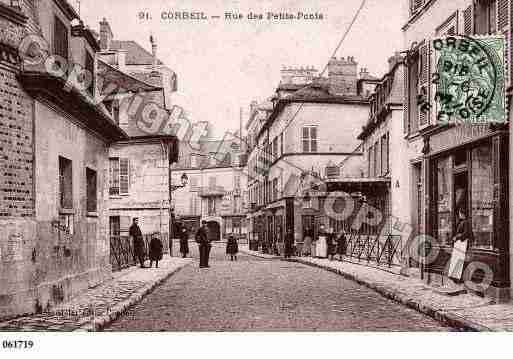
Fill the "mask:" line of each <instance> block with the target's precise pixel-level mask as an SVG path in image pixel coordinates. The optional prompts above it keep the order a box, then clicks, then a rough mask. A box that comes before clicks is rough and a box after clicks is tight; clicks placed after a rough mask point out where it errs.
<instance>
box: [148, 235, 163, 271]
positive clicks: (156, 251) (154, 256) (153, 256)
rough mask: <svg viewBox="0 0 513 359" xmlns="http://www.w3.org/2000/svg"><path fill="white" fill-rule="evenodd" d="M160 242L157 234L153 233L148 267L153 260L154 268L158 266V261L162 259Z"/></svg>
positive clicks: (151, 264)
mask: <svg viewBox="0 0 513 359" xmlns="http://www.w3.org/2000/svg"><path fill="white" fill-rule="evenodd" d="M162 247H163V246H162V242H161V240H160V238H159V237H158V236H157V235H155V234H154V235H153V236H152V238H151V241H150V253H149V257H150V268H151V267H152V266H153V261H155V268H158V267H159V261H160V260H162Z"/></svg>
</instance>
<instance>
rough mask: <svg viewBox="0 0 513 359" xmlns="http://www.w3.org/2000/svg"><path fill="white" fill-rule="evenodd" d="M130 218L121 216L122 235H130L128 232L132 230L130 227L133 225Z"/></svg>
mask: <svg viewBox="0 0 513 359" xmlns="http://www.w3.org/2000/svg"><path fill="white" fill-rule="evenodd" d="M130 222H131V221H130V217H129V216H120V217H119V231H120V232H121V235H125V236H127V235H128V230H129V229H130V226H131V225H132V224H131V223H130Z"/></svg>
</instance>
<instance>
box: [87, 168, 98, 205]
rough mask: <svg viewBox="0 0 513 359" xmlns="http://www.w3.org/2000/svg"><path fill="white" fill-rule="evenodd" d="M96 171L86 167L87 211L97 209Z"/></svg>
mask: <svg viewBox="0 0 513 359" xmlns="http://www.w3.org/2000/svg"><path fill="white" fill-rule="evenodd" d="M96 181H97V178H96V171H94V170H92V169H90V168H86V193H87V212H96V211H97V190H96V188H97V187H96V183H97V182H96Z"/></svg>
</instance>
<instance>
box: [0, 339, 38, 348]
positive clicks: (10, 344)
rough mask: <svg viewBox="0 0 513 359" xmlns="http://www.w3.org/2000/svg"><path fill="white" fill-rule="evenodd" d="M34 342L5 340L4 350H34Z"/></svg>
mask: <svg viewBox="0 0 513 359" xmlns="http://www.w3.org/2000/svg"><path fill="white" fill-rule="evenodd" d="M33 347H34V342H33V341H32V340H4V341H2V348H4V349H32V348H33Z"/></svg>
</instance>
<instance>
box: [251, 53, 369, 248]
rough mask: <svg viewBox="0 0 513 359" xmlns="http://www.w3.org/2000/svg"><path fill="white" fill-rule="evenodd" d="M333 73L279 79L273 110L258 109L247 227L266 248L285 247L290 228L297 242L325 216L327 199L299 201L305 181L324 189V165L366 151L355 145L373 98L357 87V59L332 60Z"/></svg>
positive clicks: (319, 193)
mask: <svg viewBox="0 0 513 359" xmlns="http://www.w3.org/2000/svg"><path fill="white" fill-rule="evenodd" d="M328 72H329V77H328V78H317V79H315V80H314V81H313V82H312V83H309V84H306V85H297V84H294V83H292V84H291V83H288V82H287V81H282V83H280V85H279V86H278V88H277V90H276V95H275V97H274V98H273V107H272V111H265V110H264V111H260V112H258V113H256V114H255V116H258V118H259V119H260V121H262V122H261V125H260V124H258V125H255V127H256V128H257V129H258V131H255V132H256V136H255V140H254V147H253V149H252V151H251V153H250V155H249V159H248V183H249V187H248V191H249V198H250V206H251V208H252V209H251V211H250V213H249V214H248V217H249V221H250V222H249V224H250V232H251V233H253V234H254V235H253V237H254V238H255V239H258V241H259V242H260V247H261V248H262V249H263V250H265V251H271V252H275V253H281V252H282V251H283V239H284V236H285V234H286V233H287V231H290V232H291V233H293V234H294V235H295V241H296V242H297V243H301V242H302V240H303V236H304V234H305V233H304V232H305V231H309V230H314V231H315V228H317V227H318V226H319V223H320V221H325V220H326V218H325V214H324V213H323V210H322V205H319V203H322V202H319V201H317V202H315V201H314V202H315V203H317V204H315V203H313V202H312V206H310V204H307V205H306V206H305V205H304V204H303V201H301V200H300V198H301V197H302V192H303V189H304V186H305V184H306V183H308V185H312V186H317V185H319V186H321V187H320V188H317V190H316V191H314V192H315V193H316V195H317V196H318V197H322V193H323V192H324V196H325V192H326V191H325V189H324V190H323V189H322V184H321V182H322V181H321V180H322V179H323V178H324V176H325V168H326V167H327V166H328V165H332V164H333V163H336V164H338V163H340V162H341V161H343V160H344V159H346V158H347V157H348V156H354V155H361V153H359V154H355V153H354V151H353V150H354V148H356V147H357V145H358V143H359V141H358V140H357V136H358V131H359V129H360V128H361V127H362V126H363V125H364V124H365V122H366V120H367V117H368V101H367V100H366V99H365V98H363V97H362V96H360V95H359V94H357V93H356V90H357V64H356V62H355V61H354V59H353V58H351V57H349V58H348V59H347V60H345V59H344V58H341V59H340V60H338V59H332V60H331V61H330V65H329V66H328ZM285 80H286V79H285ZM250 120H252V121H255V119H253V118H250ZM250 123H251V122H250ZM249 135H250V134H249V133H248V136H249ZM331 167H333V166H331Z"/></svg>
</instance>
